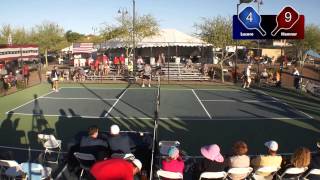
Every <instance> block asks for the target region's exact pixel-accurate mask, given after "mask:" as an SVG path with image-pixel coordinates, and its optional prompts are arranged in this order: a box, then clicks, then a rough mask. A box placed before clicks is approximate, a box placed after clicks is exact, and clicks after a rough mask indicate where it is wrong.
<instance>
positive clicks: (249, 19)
mask: <svg viewBox="0 0 320 180" xmlns="http://www.w3.org/2000/svg"><path fill="white" fill-rule="evenodd" d="M246 20H247V21H249V22H252V21H253V17H252V12H250V13H249V15H248V16H247V18H246Z"/></svg>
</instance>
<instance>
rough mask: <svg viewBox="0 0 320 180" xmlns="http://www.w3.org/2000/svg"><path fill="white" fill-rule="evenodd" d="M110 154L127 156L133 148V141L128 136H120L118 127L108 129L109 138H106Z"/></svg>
mask: <svg viewBox="0 0 320 180" xmlns="http://www.w3.org/2000/svg"><path fill="white" fill-rule="evenodd" d="M107 140H108V142H109V146H110V150H111V154H128V153H131V148H132V147H134V143H133V141H132V140H131V139H130V137H129V136H127V135H124V134H120V128H119V126H118V125H115V124H114V125H112V126H111V127H110V136H108V137H107Z"/></svg>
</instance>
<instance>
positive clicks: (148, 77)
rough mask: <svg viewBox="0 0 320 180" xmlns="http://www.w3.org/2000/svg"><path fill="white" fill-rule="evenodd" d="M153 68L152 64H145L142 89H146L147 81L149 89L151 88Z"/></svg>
mask: <svg viewBox="0 0 320 180" xmlns="http://www.w3.org/2000/svg"><path fill="white" fill-rule="evenodd" d="M151 72H152V69H151V66H150V64H145V65H144V71H143V77H142V86H141V87H145V85H144V84H145V81H148V87H151V84H150V83H151Z"/></svg>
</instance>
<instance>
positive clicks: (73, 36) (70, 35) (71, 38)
mask: <svg viewBox="0 0 320 180" xmlns="http://www.w3.org/2000/svg"><path fill="white" fill-rule="evenodd" d="M83 37H84V35H83V34H80V33H77V32H72V31H71V30H68V31H67V32H66V33H65V38H66V39H67V41H68V42H69V43H74V42H77V41H79V40H80V39H81V38H83Z"/></svg>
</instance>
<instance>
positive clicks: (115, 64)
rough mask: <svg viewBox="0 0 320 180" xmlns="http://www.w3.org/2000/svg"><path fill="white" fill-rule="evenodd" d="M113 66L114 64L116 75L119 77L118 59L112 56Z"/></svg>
mask: <svg viewBox="0 0 320 180" xmlns="http://www.w3.org/2000/svg"><path fill="white" fill-rule="evenodd" d="M113 64H114V67H115V68H116V71H117V75H118V76H119V73H120V59H119V58H118V57H117V56H114V59H113Z"/></svg>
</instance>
